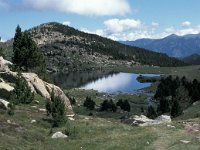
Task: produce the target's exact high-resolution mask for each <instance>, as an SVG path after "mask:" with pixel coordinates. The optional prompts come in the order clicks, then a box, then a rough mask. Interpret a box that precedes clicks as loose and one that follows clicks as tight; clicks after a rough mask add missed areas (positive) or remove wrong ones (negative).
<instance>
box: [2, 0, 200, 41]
mask: <svg viewBox="0 0 200 150" xmlns="http://www.w3.org/2000/svg"><path fill="white" fill-rule="evenodd" d="M199 8H200V0H0V37H1V40H2V41H6V40H8V39H11V38H12V37H13V36H14V34H15V28H16V26H17V25H18V24H19V25H20V26H21V28H22V30H27V29H30V28H32V27H34V26H37V25H40V24H42V23H47V22H59V23H62V24H65V25H69V26H71V27H74V28H76V29H79V30H81V31H84V32H88V33H94V34H98V35H100V36H103V37H107V38H111V39H113V40H118V41H119V40H120V41H122V40H129V41H131V40H136V39H141V38H163V37H165V36H168V35H170V34H177V35H180V36H181V35H186V34H198V33H200V19H199V16H200V9H199Z"/></svg>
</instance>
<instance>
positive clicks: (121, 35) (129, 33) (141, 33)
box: [81, 19, 200, 41]
mask: <svg viewBox="0 0 200 150" xmlns="http://www.w3.org/2000/svg"><path fill="white" fill-rule="evenodd" d="M127 20H128V21H127ZM104 25H105V27H104V28H102V29H97V30H95V31H91V30H89V29H86V28H82V29H81V30H82V31H84V32H88V33H93V34H97V35H100V36H103V37H107V38H110V39H113V40H116V41H126V40H129V41H133V40H136V39H142V38H152V39H160V38H164V37H166V36H169V35H171V34H176V35H179V36H183V35H186V34H198V33H200V25H198V26H190V27H187V28H181V26H179V27H174V26H171V27H167V28H164V29H163V31H162V28H161V27H160V25H159V23H156V22H152V23H150V24H146V23H144V22H142V21H140V20H134V19H123V20H119V19H111V20H107V21H104Z"/></svg>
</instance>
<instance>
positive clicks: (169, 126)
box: [167, 124, 176, 128]
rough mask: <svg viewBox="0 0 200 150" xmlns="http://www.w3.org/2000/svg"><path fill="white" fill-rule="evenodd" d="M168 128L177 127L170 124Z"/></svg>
mask: <svg viewBox="0 0 200 150" xmlns="http://www.w3.org/2000/svg"><path fill="white" fill-rule="evenodd" d="M167 127H168V128H176V127H175V126H172V125H170V124H168V125H167Z"/></svg>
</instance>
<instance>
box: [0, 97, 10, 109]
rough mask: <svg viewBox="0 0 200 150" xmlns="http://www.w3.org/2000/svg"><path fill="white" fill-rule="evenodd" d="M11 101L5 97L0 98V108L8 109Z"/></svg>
mask: <svg viewBox="0 0 200 150" xmlns="http://www.w3.org/2000/svg"><path fill="white" fill-rule="evenodd" d="M8 105H9V102H8V101H6V100H3V99H0V108H1V109H6V110H7V109H8Z"/></svg>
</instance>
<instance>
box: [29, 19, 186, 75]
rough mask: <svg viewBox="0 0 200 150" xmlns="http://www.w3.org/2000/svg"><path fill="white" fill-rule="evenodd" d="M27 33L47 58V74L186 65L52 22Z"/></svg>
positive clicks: (154, 53)
mask: <svg viewBox="0 0 200 150" xmlns="http://www.w3.org/2000/svg"><path fill="white" fill-rule="evenodd" d="M27 32H29V33H30V35H31V36H32V38H33V39H34V41H35V42H36V43H37V44H38V45H39V47H40V48H41V50H42V51H43V53H44V55H45V56H46V57H47V59H48V70H49V71H55V72H57V71H69V70H70V71H73V70H74V71H77V70H91V69H99V68H104V67H117V66H128V67H130V66H133V65H153V66H181V65H185V63H183V62H181V61H179V60H177V59H174V58H170V57H168V56H167V55H164V54H161V53H156V52H152V51H148V50H145V49H141V48H137V47H131V46H126V45H123V44H120V43H118V42H116V41H112V40H110V39H107V38H103V37H100V36H98V35H94V34H88V33H84V32H81V31H78V30H76V29H74V28H72V27H69V26H65V25H62V24H59V23H55V22H52V23H46V24H42V25H39V26H37V27H34V28H32V29H30V30H28V31H27ZM161 60H162V61H161Z"/></svg>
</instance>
